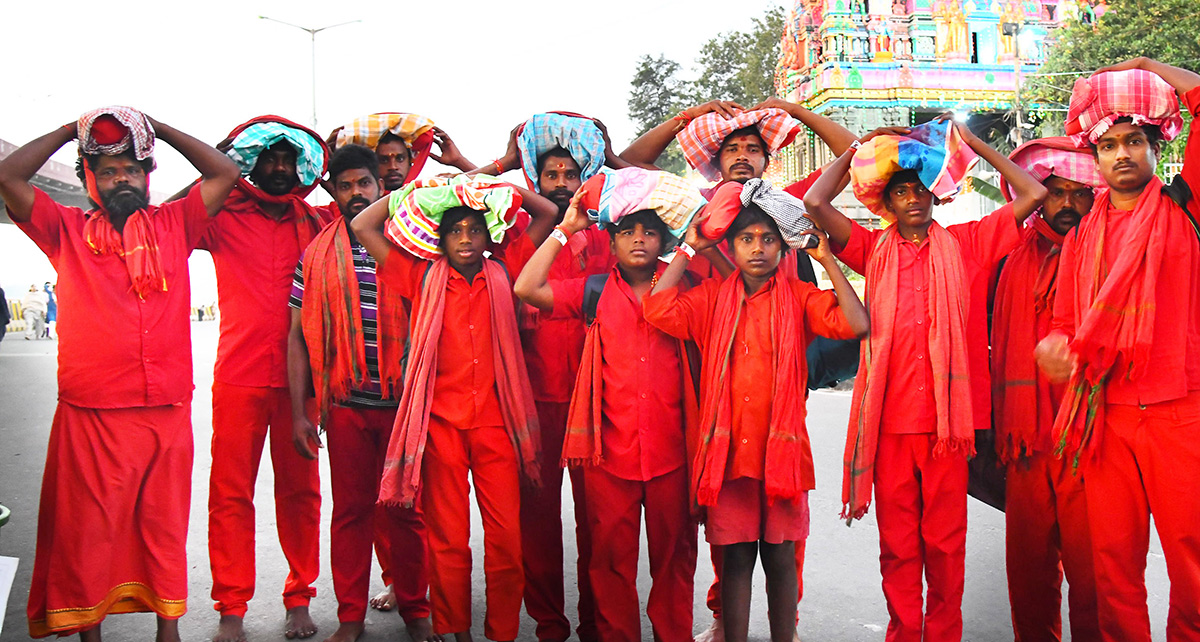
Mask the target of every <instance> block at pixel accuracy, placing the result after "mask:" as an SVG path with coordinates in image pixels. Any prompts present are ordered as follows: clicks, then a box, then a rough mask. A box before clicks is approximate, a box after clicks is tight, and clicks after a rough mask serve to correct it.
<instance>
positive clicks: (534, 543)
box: [521, 401, 600, 642]
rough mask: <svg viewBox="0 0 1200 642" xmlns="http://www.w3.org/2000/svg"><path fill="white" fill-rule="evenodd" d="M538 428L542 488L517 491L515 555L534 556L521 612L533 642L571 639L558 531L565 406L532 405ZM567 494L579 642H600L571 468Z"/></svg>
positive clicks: (578, 490)
mask: <svg viewBox="0 0 1200 642" xmlns="http://www.w3.org/2000/svg"><path fill="white" fill-rule="evenodd" d="M535 403H536V404H537V411H538V422H539V424H540V425H541V428H542V452H541V465H540V468H541V474H542V487H541V488H540V489H536V488H533V487H531V486H529V485H528V484H525V485H522V486H521V549H522V550H526V551H537V554H536V555H526V556H524V564H525V610H526V611H527V612H528V613H529V617H531V618H533V619H534V620H535V621H536V622H537V638H538V639H539V640H559V641H561V640H566V639H567V638H569V637H571V622H570V621H569V620H568V619H567V616H566V614H565V604H564V601H565V600H564V598H563V526H562V480H563V467H562V464H561V463H560V461H559V460H560V459H561V457H562V446H563V435H565V434H566V429H567V410H568V409H570V407H571V404H570V403H555V402H551V401H538V402H535ZM570 475H571V494H572V496H573V497H574V499H575V502H574V503H575V545H576V549H577V551H578V561H577V564H576V569H577V571H576V572H577V577H578V578H579V580H578V583H579V628H578V629H576V632H577V633H578V634H579V639H580V640H582V641H583V642H589V641H593V640H598V639H600V638H599V637H597V633H596V617H595V608H596V606H595V604H596V603H595V600H594V599H593V597H592V583H591V582H589V581H588V564H589V563H590V560H591V550H592V536H591V531H590V530H589V529H588V527H587V524H588V511H587V501H586V499H585V497H584V492H583V489H584V479H583V478H584V475H583V472H582V471H581V470H580V469H577V468H572V469H571V470H570Z"/></svg>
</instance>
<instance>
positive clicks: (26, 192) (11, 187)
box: [0, 123, 75, 222]
mask: <svg viewBox="0 0 1200 642" xmlns="http://www.w3.org/2000/svg"><path fill="white" fill-rule="evenodd" d="M74 139H75V125H74V124H73V123H72V124H68V125H64V126H62V127H58V128H56V129H55V130H54V131H52V132H50V133H48V134H45V135H43V136H41V137H39V138H36V139H34V140H33V141H31V142H29V143H27V144H25V145H22V146H21V147H20V148H18V149H17V150H16V151H14V152H13V153H12V154H10V155H9V156H8V158H5V159H4V160H3V161H0V200H3V201H4V203H5V205H7V206H8V209H9V211H10V212H12V218H13V220H14V221H17V222H25V221H28V220H29V217H30V216H31V215H32V214H33V195H34V191H33V187H32V186H31V185H30V184H29V181H30V179H32V178H33V176H34V175H35V174H37V171H38V170H39V169H41V167H42V165H45V164H46V161H48V160H50V157H51V156H52V155H53V154H54V152H56V151H58V150H59V148H61V147H62V146H63V145H66V144H67V143H69V142H71V141H72V140H74Z"/></svg>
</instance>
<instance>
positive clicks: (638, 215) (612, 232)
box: [608, 210, 671, 250]
mask: <svg viewBox="0 0 1200 642" xmlns="http://www.w3.org/2000/svg"><path fill="white" fill-rule="evenodd" d="M639 223H640V224H641V226H642V227H643V228H646V229H651V230H654V231H656V232H658V235H659V236H660V237H661V238H662V240H663V248H662V249H663V250H666V249H667V247H668V245H669V242H668V237H670V236H671V228H669V227H667V224H666V223H664V222H663V220H662V218H660V217H659V216H658V212H655V211H654V210H638V211H636V212H633V213H632V214H626V215H625V216H623V217H621V222H620V223H617V224H616V225H613V226H611V227H609V228H608V237H609V238H610V239H615V238H616V237H617V234H618V233H619V232H623V231H625V230H629V229H633V228H634V227H635V226H637V225H638V224H639Z"/></svg>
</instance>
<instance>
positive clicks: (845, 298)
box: [805, 230, 871, 338]
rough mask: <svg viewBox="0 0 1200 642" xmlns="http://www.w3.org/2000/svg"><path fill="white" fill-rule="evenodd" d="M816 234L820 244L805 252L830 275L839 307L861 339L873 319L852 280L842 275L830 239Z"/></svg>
mask: <svg viewBox="0 0 1200 642" xmlns="http://www.w3.org/2000/svg"><path fill="white" fill-rule="evenodd" d="M816 234H817V237H818V238H820V239H821V242H820V244H819V245H817V247H815V248H813V249H811V250H805V251H806V252H808V255H809V256H811V257H813V258H814V259H816V260H817V262H818V263H820V264H821V267H823V268H825V271H826V272H828V273H829V280H830V281H832V282H833V291H834V292H836V293H837V298H838V307H839V308H841V309H842V313H843V314H845V315H846V321H847V322H848V323H849V324H850V329H851V330H854V333H855V334H857V335H858V336H859V338H862V337H865V336H867V333H868V332H870V331H871V317H870V315H869V314H867V308H866V307H864V306H863V303H862V300H861V299H859V298H858V292H855V291H854V286H852V285H850V280H849V279H847V278H846V275H845V274H843V273H842V269H841V268H840V267H839V266H838V264H837V261H836V260H835V259H834V258H833V252H831V251H830V250H829V237H828V236H826V235H825V233H824V232H822V231H820V230H818V231H817V232H816Z"/></svg>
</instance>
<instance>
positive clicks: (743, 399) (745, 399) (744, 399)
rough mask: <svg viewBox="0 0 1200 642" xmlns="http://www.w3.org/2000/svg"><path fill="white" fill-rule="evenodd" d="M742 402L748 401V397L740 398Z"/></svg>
mask: <svg viewBox="0 0 1200 642" xmlns="http://www.w3.org/2000/svg"><path fill="white" fill-rule="evenodd" d="M742 401H750V397H742Z"/></svg>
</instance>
